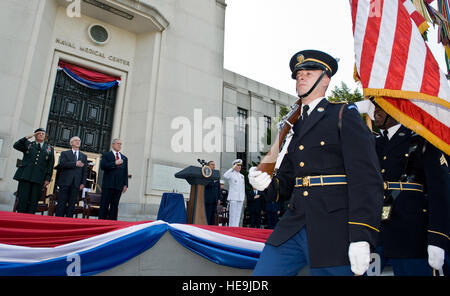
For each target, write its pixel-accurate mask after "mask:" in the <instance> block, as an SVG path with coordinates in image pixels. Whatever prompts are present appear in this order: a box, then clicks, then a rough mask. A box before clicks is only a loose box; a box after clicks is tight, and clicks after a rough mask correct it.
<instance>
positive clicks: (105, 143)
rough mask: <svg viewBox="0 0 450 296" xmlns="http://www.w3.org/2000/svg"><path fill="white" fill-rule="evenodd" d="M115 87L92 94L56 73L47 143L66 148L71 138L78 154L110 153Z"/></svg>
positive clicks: (95, 91) (62, 72)
mask: <svg viewBox="0 0 450 296" xmlns="http://www.w3.org/2000/svg"><path fill="white" fill-rule="evenodd" d="M116 93H117V86H115V87H112V88H110V89H108V90H95V89H91V88H88V87H86V86H83V85H81V84H79V83H77V82H75V81H74V80H73V79H72V78H70V77H69V76H68V75H67V74H66V73H64V71H58V73H57V75H56V81H55V87H54V90H53V97H52V103H51V107H50V114H49V117H48V123H47V134H48V141H49V142H50V144H52V145H54V146H58V147H66V148H69V147H70V144H69V140H70V138H71V137H73V136H78V137H80V139H81V147H80V149H81V150H82V151H86V152H93V153H102V152H104V151H107V150H109V149H110V144H111V143H110V142H111V133H112V127H113V120H114V106H115V101H116Z"/></svg>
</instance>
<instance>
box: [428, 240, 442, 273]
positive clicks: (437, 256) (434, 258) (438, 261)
mask: <svg viewBox="0 0 450 296" xmlns="http://www.w3.org/2000/svg"><path fill="white" fill-rule="evenodd" d="M444 257H445V251H444V250H443V249H441V248H439V247H436V246H433V245H428V264H430V266H431V267H432V268H434V269H436V270H440V269H441V268H442V266H443V265H444Z"/></svg>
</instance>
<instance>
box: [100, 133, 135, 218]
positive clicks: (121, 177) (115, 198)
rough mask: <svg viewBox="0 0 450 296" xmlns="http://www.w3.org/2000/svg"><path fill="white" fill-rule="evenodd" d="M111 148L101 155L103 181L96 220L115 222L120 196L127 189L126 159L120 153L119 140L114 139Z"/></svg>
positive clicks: (120, 144)
mask: <svg viewBox="0 0 450 296" xmlns="http://www.w3.org/2000/svg"><path fill="white" fill-rule="evenodd" d="M111 148H112V149H111V151H109V152H105V153H103V155H102V158H101V160H100V168H101V169H102V170H103V181H102V198H101V202H100V210H99V214H98V218H99V219H109V220H117V215H118V211H119V200H120V196H121V195H122V193H125V192H126V191H127V189H128V158H127V157H126V156H125V155H123V154H122V153H120V150H121V149H122V141H121V140H120V139H114V140H113V141H112V144H111Z"/></svg>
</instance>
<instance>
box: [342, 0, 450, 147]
mask: <svg viewBox="0 0 450 296" xmlns="http://www.w3.org/2000/svg"><path fill="white" fill-rule="evenodd" d="M350 6H351V15H352V21H353V36H354V50H355V60H356V71H357V75H358V78H359V79H360V81H361V84H362V87H363V92H364V95H365V96H374V97H375V101H376V102H377V103H378V104H379V105H380V106H381V107H382V108H383V109H384V110H385V111H386V112H388V113H389V114H390V115H391V116H392V117H394V118H395V119H396V120H397V121H399V122H400V123H402V124H403V125H404V126H406V127H408V128H409V129H411V130H413V131H415V132H416V133H417V134H419V135H421V136H423V137H424V138H426V139H427V140H428V141H429V142H430V143H432V144H433V145H435V146H436V147H437V148H439V149H440V150H442V151H444V152H445V153H447V154H450V128H449V127H450V110H449V108H450V87H449V83H448V80H447V78H446V75H445V74H444V73H443V72H442V71H441V70H440V69H439V65H438V63H437V62H436V60H435V58H434V57H433V54H432V53H431V51H430V49H429V48H428V46H427V44H426V43H425V41H424V40H423V38H422V35H421V33H423V32H424V31H425V30H426V29H427V24H426V22H425V20H424V19H423V17H422V16H421V15H420V14H419V13H418V12H417V11H416V9H415V7H414V5H413V4H412V3H411V1H410V0H350Z"/></svg>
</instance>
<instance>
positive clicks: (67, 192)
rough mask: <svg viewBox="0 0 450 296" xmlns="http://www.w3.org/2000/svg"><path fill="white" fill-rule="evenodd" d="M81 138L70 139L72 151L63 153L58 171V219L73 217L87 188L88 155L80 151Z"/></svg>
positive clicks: (56, 213)
mask: <svg viewBox="0 0 450 296" xmlns="http://www.w3.org/2000/svg"><path fill="white" fill-rule="evenodd" d="M80 145H81V140H80V138H79V137H76V136H75V137H72V138H71V139H70V146H71V147H72V149H70V150H66V151H63V152H61V155H60V157H59V163H58V167H59V168H58V169H59V170H60V173H59V177H58V187H59V191H58V203H57V205H56V212H55V215H56V216H58V217H73V212H74V209H75V203H76V202H77V201H78V195H79V194H80V191H82V190H83V188H84V186H86V176H87V165H88V161H87V155H86V154H84V153H82V152H81V151H80Z"/></svg>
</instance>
